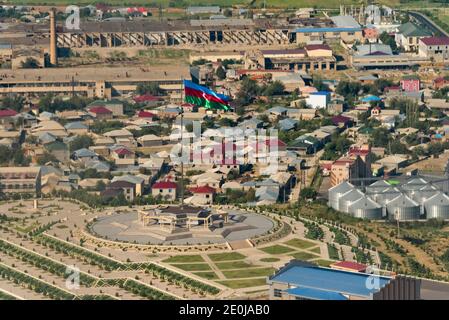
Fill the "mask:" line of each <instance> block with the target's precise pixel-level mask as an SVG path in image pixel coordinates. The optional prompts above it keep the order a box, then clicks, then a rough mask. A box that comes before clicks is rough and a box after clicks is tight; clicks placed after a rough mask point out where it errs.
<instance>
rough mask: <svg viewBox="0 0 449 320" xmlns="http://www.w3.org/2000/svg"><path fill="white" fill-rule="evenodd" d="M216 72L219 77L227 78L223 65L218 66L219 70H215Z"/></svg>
mask: <svg viewBox="0 0 449 320" xmlns="http://www.w3.org/2000/svg"><path fill="white" fill-rule="evenodd" d="M215 74H216V75H217V78H218V79H220V80H223V79H226V71H225V69H224V68H223V67H221V66H220V67H218V68H217V71H215Z"/></svg>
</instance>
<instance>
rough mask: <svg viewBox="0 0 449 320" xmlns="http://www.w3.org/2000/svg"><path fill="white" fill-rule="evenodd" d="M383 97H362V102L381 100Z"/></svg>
mask: <svg viewBox="0 0 449 320" xmlns="http://www.w3.org/2000/svg"><path fill="white" fill-rule="evenodd" d="M381 100H382V98H379V97H377V96H367V97H364V98H362V102H371V101H381Z"/></svg>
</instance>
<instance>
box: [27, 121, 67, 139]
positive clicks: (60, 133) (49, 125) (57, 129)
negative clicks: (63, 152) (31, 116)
mask: <svg viewBox="0 0 449 320" xmlns="http://www.w3.org/2000/svg"><path fill="white" fill-rule="evenodd" d="M46 132H47V133H51V134H52V135H53V136H55V137H59V138H63V137H67V131H66V130H65V128H64V127H63V126H62V125H61V124H60V123H59V122H56V121H54V120H45V121H41V122H39V123H38V124H37V125H35V126H34V127H33V128H31V134H32V135H34V136H39V135H40V134H43V133H46Z"/></svg>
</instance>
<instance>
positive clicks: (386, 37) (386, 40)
mask: <svg viewBox="0 0 449 320" xmlns="http://www.w3.org/2000/svg"><path fill="white" fill-rule="evenodd" d="M379 40H380V41H382V43H383V44H386V45H388V46H390V47H391V50H392V51H393V52H397V51H398V46H397V45H396V41H395V40H394V38H393V37H391V36H390V35H389V34H388V33H387V32H386V31H384V32H382V33H381V34H380V36H379Z"/></svg>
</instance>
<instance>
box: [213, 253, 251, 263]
mask: <svg viewBox="0 0 449 320" xmlns="http://www.w3.org/2000/svg"><path fill="white" fill-rule="evenodd" d="M208 256H209V258H210V259H211V260H212V261H214V262H220V261H230V260H242V259H245V258H246V257H245V256H244V255H243V254H241V253H238V252H223V253H211V254H209V255H208Z"/></svg>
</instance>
